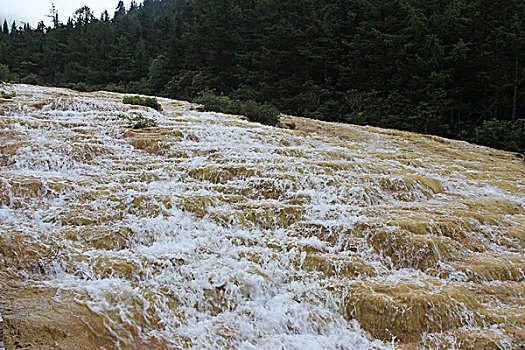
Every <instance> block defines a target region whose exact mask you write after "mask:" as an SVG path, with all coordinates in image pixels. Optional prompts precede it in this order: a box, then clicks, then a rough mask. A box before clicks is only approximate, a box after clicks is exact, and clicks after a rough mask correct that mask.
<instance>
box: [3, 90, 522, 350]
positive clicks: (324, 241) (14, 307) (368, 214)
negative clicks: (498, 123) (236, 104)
mask: <svg viewBox="0 0 525 350" xmlns="http://www.w3.org/2000/svg"><path fill="white" fill-rule="evenodd" d="M2 89H3V90H6V91H8V92H9V93H14V97H13V98H12V99H3V100H0V258H1V260H0V288H1V289H0V315H2V316H1V318H0V320H1V319H3V337H2V339H0V345H2V341H3V343H4V344H3V345H5V346H6V347H7V348H8V349H15V348H32V349H117V348H118V349H520V348H521V349H523V346H524V344H525V317H524V315H525V255H524V251H525V210H524V206H525V195H524V193H525V166H524V161H523V159H522V158H519V157H517V156H516V155H514V154H512V153H508V152H503V151H497V150H494V149H489V148H485V147H480V146H476V145H472V144H468V143H466V142H460V141H453V140H447V139H442V138H439V137H434V136H426V135H419V134H414V133H408V132H402V131H395V130H384V129H378V128H373V127H358V126H353V125H343V124H335V123H326V122H321V121H315V120H309V119H304V118H296V117H291V116H283V117H282V122H283V123H294V124H295V125H296V126H297V127H296V129H295V130H289V129H278V128H271V127H266V126H262V125H259V124H254V123H249V122H247V121H246V120H245V119H244V118H242V117H238V116H231V115H223V114H216V113H200V112H197V111H195V110H194V108H193V107H194V106H192V105H191V104H189V103H186V102H180V101H172V100H168V99H159V102H160V103H161V104H162V107H163V112H162V113H159V112H156V111H154V110H152V109H149V108H147V107H140V106H131V105H125V104H122V98H123V95H121V94H116V93H108V92H93V93H78V92H74V91H70V90H66V89H56V88H43V87H34V86H29V85H5V86H2ZM133 118H147V119H148V120H153V121H155V124H156V126H155V127H147V128H143V129H132V128H130V125H129V120H131V119H133ZM0 334H2V333H0Z"/></svg>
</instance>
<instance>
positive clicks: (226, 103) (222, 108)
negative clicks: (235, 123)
mask: <svg viewBox="0 0 525 350" xmlns="http://www.w3.org/2000/svg"><path fill="white" fill-rule="evenodd" d="M194 102H195V103H198V104H201V105H202V107H201V108H200V110H202V111H204V112H220V113H228V114H239V113H240V108H239V102H238V101H234V100H231V99H230V98H229V97H228V96H222V95H221V96H217V95H215V94H214V93H213V92H210V91H205V92H202V93H201V94H200V95H199V97H197V98H196V99H195V100H194Z"/></svg>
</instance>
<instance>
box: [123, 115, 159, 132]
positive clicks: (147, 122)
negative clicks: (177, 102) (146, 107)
mask: <svg viewBox="0 0 525 350" xmlns="http://www.w3.org/2000/svg"><path fill="white" fill-rule="evenodd" d="M118 116H119V118H122V119H126V120H128V121H129V122H130V123H131V124H130V125H129V127H130V128H132V129H142V128H150V127H154V126H157V122H156V121H155V120H153V119H150V118H146V117H144V116H143V115H136V116H133V117H129V116H126V115H123V114H119V115H118Z"/></svg>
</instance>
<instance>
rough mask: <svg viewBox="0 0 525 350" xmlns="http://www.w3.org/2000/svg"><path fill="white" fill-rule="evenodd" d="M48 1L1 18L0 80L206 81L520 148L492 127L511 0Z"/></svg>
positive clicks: (504, 97) (283, 106)
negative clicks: (39, 8)
mask: <svg viewBox="0 0 525 350" xmlns="http://www.w3.org/2000/svg"><path fill="white" fill-rule="evenodd" d="M51 13H52V17H53V18H52V19H53V24H52V26H51V27H48V28H46V27H45V26H44V25H43V24H42V25H39V26H38V27H37V28H36V29H33V28H31V27H30V26H29V25H24V26H18V25H17V24H16V22H15V23H13V24H12V25H10V24H8V23H7V22H4V23H3V27H2V30H1V31H0V80H4V81H13V82H21V81H23V82H28V83H32V84H42V83H44V84H52V85H61V86H64V85H65V84H73V85H68V86H70V87H72V88H75V89H77V90H82V91H89V90H93V89H105V90H110V91H118V92H129V93H140V94H143V95H160V96H167V97H171V98H176V99H190V100H191V99H194V98H195V97H197V96H199V93H200V92H201V91H214V92H215V95H216V96H214V97H213V96H205V95H202V96H201V98H205V97H206V99H207V101H206V102H207V104H208V105H209V106H210V107H209V108H213V109H214V110H221V111H225V112H226V113H236V114H237V113H244V114H249V115H251V117H250V118H251V119H253V120H258V121H262V122H264V123H268V124H273V123H274V122H275V120H276V118H277V117H276V116H275V113H276V111H275V110H273V109H272V108H271V107H269V106H268V105H264V103H269V104H271V105H272V106H275V107H277V108H278V109H279V110H280V111H282V112H284V113H290V114H296V115H300V116H305V117H310V118H317V119H321V120H327V121H337V122H351V123H357V124H363V125H364V124H369V125H376V126H381V127H388V128H397V129H403V130H410V131H416V132H422V133H430V134H437V135H441V136H446V137H455V138H462V139H466V140H470V141H474V142H478V143H482V144H486V145H491V146H493V147H501V148H504V149H509V150H517V149H520V146H519V145H516V143H517V142H518V141H510V140H508V141H502V140H503V139H504V137H501V136H498V133H500V132H504V130H510V129H509V128H510V125H512V126H513V128H517V127H516V126H515V125H516V124H515V123H517V121H518V120H519V119H523V118H524V117H525V116H524V113H525V21H524V18H525V2H524V1H522V0H502V1H497V2H495V1H487V0H425V1H423V0H391V1H386V0H380V1H379V0H378V1H365V0H335V1H334V0H330V1H329V0H317V1H313V0H287V1H280V0H252V1H247V0H242V1H224V0H195V1H188V0H147V1H144V3H143V4H140V3H139V4H137V3H136V2H135V3H133V5H132V6H131V7H130V8H129V9H128V8H126V7H125V6H124V2H119V3H118V6H117V7H116V8H115V12H114V16H113V18H110V15H109V13H107V12H106V13H105V14H103V15H102V16H101V17H100V19H97V18H95V17H94V16H93V13H92V12H91V10H90V9H89V8H87V7H82V8H80V9H79V10H77V11H76V12H75V13H74V14H73V16H72V17H71V20H70V21H68V23H67V24H63V23H60V22H59V20H58V14H57V13H56V10H53V9H52V11H51ZM65 17H67V16H65ZM65 17H64V18H65ZM6 67H7V68H6ZM224 96H228V100H225V97H224ZM228 101H229V102H228ZM237 101H255V102H253V103H252V102H243V106H241V104H240V103H239V102H237ZM204 105H206V103H205V104H204ZM212 105H214V106H212ZM241 107H243V108H244V110H243V111H241ZM512 130H514V129H512ZM507 134H508V133H505V135H507ZM505 137H506V136H505ZM516 137H517V136H516ZM515 140H518V138H515Z"/></svg>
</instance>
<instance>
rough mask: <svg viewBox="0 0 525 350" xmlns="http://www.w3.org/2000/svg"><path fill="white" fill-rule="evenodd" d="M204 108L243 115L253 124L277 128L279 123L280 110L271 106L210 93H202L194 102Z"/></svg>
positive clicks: (204, 109)
mask: <svg viewBox="0 0 525 350" xmlns="http://www.w3.org/2000/svg"><path fill="white" fill-rule="evenodd" d="M194 102H195V103H199V104H201V105H203V106H202V108H201V109H202V110H203V111H214V112H221V113H228V114H242V115H244V116H246V117H247V118H248V120H249V121H251V122H256V123H261V124H265V125H271V126H276V125H277V124H278V123H279V114H280V113H279V110H278V109H277V108H275V107H273V106H271V105H269V104H266V103H265V104H260V103H257V102H255V101H251V100H248V101H239V100H232V99H230V98H229V97H227V96H222V95H221V96H217V95H215V94H213V93H212V92H210V91H206V92H204V93H201V95H200V96H199V97H198V98H197V99H195V100H194Z"/></svg>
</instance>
